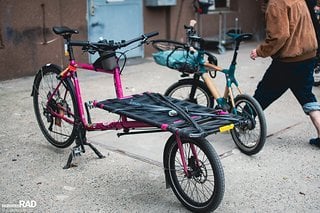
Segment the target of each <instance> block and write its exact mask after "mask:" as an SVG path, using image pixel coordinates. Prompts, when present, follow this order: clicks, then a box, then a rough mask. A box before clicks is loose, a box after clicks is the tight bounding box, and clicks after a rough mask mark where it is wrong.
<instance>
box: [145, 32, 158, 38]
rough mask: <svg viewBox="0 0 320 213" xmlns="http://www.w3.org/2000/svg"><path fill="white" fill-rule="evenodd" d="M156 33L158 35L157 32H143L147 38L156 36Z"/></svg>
mask: <svg viewBox="0 0 320 213" xmlns="http://www.w3.org/2000/svg"><path fill="white" fill-rule="evenodd" d="M157 35H159V32H151V33H146V34H145V36H146V37H147V38H151V37H153V36H157Z"/></svg>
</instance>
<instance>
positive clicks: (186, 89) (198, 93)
mask: <svg viewBox="0 0 320 213" xmlns="http://www.w3.org/2000/svg"><path fill="white" fill-rule="evenodd" d="M164 95H165V96H170V97H172V98H176V99H179V100H185V101H189V102H192V103H195V104H198V105H201V106H205V107H210V108H212V107H213V105H214V98H213V96H212V95H211V93H210V91H209V89H208V87H207V86H206V85H205V84H204V83H203V82H202V81H197V82H196V81H195V80H194V79H191V78H190V79H182V80H180V81H178V82H176V83H174V84H172V85H171V86H170V87H169V88H168V89H167V90H166V92H165V93H164Z"/></svg>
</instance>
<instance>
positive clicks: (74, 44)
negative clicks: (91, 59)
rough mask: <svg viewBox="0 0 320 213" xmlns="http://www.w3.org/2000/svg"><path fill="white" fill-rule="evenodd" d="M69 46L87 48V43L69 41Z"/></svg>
mask: <svg viewBox="0 0 320 213" xmlns="http://www.w3.org/2000/svg"><path fill="white" fill-rule="evenodd" d="M69 44H70V45H71V46H80V47H84V46H88V45H89V41H75V40H73V41H70V42H69Z"/></svg>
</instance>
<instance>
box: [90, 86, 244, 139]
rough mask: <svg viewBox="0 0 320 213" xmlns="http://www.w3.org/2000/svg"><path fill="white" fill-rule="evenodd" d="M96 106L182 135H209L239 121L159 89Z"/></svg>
mask: <svg viewBox="0 0 320 213" xmlns="http://www.w3.org/2000/svg"><path fill="white" fill-rule="evenodd" d="M95 106H96V107H98V108H101V109H104V110H107V111H109V112H112V113H116V114H119V115H123V116H126V117H128V118H130V119H133V120H136V121H141V122H143V123H146V124H148V125H150V126H153V127H158V128H159V129H161V130H163V131H170V132H172V133H174V134H179V135H180V136H183V137H193V138H198V137H206V136H207V135H210V134H213V133H217V132H222V131H226V130H229V129H232V128H233V127H234V125H237V123H239V121H240V118H239V117H237V116H235V115H233V114H226V113H221V111H220V110H215V109H212V108H207V107H203V106H200V105H197V104H194V103H190V102H187V101H182V100H177V99H174V98H171V97H167V96H163V95H161V94H158V93H147V92H146V93H143V94H136V95H132V96H129V97H126V98H123V99H107V100H105V101H100V102H97V103H95Z"/></svg>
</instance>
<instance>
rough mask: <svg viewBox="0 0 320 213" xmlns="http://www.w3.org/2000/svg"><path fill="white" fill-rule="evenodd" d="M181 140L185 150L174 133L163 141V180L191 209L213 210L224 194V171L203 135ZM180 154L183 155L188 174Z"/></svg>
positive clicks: (195, 210)
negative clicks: (164, 175) (202, 137)
mask: <svg viewBox="0 0 320 213" xmlns="http://www.w3.org/2000/svg"><path fill="white" fill-rule="evenodd" d="M181 142H182V146H183V149H184V153H180V151H179V149H178V144H177V142H176V139H175V137H174V136H171V137H170V138H169V139H168V141H167V143H166V146H165V150H164V156H163V162H164V168H165V174H166V180H167V182H168V183H169V184H170V186H171V188H172V190H173V192H174V194H175V195H176V196H177V198H178V199H179V201H180V202H181V203H182V204H183V205H184V206H185V207H186V208H187V209H189V210H190V211H193V212H209V211H213V210H215V209H216V208H217V207H218V206H219V204H220V203H221V201H222V198H223V195H224V174H223V169H222V165H221V162H220V159H219V156H218V155H217V153H216V152H215V150H214V149H213V147H212V146H211V144H210V143H209V142H208V141H207V140H206V139H191V138H181ZM192 147H194V148H195V152H193V151H192ZM193 153H196V155H197V156H195V155H194V154H193ZM180 154H183V155H184V156H185V158H186V162H187V168H188V173H187V174H186V173H185V172H184V170H183V163H182V160H181V156H180ZM196 159H198V161H197V160H196Z"/></svg>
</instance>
